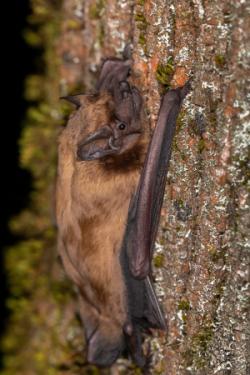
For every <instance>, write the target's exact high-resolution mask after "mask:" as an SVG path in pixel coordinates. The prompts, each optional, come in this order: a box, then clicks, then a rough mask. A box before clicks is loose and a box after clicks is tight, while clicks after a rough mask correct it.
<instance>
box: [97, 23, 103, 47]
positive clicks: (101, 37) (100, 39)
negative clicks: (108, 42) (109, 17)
mask: <svg viewBox="0 0 250 375" xmlns="http://www.w3.org/2000/svg"><path fill="white" fill-rule="evenodd" d="M97 38H98V41H99V45H100V46H101V47H102V46H103V45H104V38H105V29H104V23H103V22H101V23H100V25H99V29H98V36H97Z"/></svg>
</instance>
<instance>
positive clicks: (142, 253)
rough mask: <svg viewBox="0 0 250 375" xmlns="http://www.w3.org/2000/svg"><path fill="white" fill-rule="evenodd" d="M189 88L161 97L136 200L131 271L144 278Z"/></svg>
mask: <svg viewBox="0 0 250 375" xmlns="http://www.w3.org/2000/svg"><path fill="white" fill-rule="evenodd" d="M187 92H188V89H187V87H186V86H184V87H183V88H182V89H180V88H179V89H176V90H170V91H169V92H167V93H166V94H165V96H164V98H163V100H162V104H161V107H160V111H159V116H158V121H157V125H156V128H155V130H154V134H153V137H152V140H151V143H150V146H149V150H148V153H147V156H146V160H145V163H144V168H143V172H142V174H141V178H140V182H139V186H138V189H137V193H136V199H135V200H134V205H135V206H136V207H133V210H134V223H135V225H134V227H133V229H132V230H133V231H134V235H133V237H134V239H135V241H134V245H133V247H134V248H133V249H132V250H130V251H131V252H133V261H132V262H131V265H130V266H131V271H132V273H133V274H134V276H135V277H138V278H144V277H145V276H146V275H147V274H148V273H149V271H150V263H151V253H152V247H153V245H154V241H155V237H156V233H157V229H158V224H159V218H160V210H161V206H162V201H163V196H164V188H165V183H166V177H167V172H168V166H169V161H170V157H171V146H172V142H173V137H174V133H175V127H176V119H177V116H178V114H179V111H180V108H181V103H182V99H183V98H184V97H185V95H186V93H187Z"/></svg>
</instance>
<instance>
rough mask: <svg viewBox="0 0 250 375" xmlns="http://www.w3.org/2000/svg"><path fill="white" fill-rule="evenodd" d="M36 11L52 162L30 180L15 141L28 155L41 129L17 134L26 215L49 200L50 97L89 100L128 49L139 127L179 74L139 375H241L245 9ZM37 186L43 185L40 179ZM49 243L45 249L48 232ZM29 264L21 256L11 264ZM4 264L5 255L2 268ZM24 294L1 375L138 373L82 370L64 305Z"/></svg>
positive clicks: (231, 4) (71, 3) (54, 275)
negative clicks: (30, 184) (27, 189)
mask: <svg viewBox="0 0 250 375" xmlns="http://www.w3.org/2000/svg"><path fill="white" fill-rule="evenodd" d="M32 3H33V18H34V17H38V18H39V17H43V16H42V15H41V14H42V11H41V10H40V13H39V9H38V6H39V1H38V0H34V1H33V2H32ZM40 3H41V4H42V5H41V4H40V6H41V7H44V9H45V10H46V9H47V12H48V9H49V10H50V11H49V14H47V13H46V18H45V21H44V23H45V25H42V22H41V21H40V18H39V20H38V21H36V22H37V23H38V24H39V25H40V26H39V33H38V35H39V36H40V37H41V35H46V39H45V41H46V44H44V45H45V47H44V48H45V55H44V56H45V58H44V59H45V64H46V67H47V68H46V69H47V71H46V85H45V86H46V87H45V88H44V90H45V97H46V100H45V101H46V103H47V106H48V108H47V109H48V111H47V114H48V117H49V119H50V118H51V119H52V120H51V122H52V123H53V124H55V125H56V126H54V127H53V128H50V130H48V133H47V134H45V132H44V128H43V130H41V132H42V135H43V139H44V142H45V145H46V147H45V148H46V149H48V150H51V152H49V154H50V155H44V154H43V156H42V157H46V158H47V159H48V161H47V162H46V163H45V165H44V171H42V172H41V174H42V173H43V174H42V175H41V176H40V175H39V171H37V166H38V165H39V163H35V161H34V160H32V162H31V159H32V157H30V154H29V148H28V147H29V143H28V138H29V137H30V134H31V135H32V136H31V142H33V145H34V148H35V149H36V151H37V150H44V146H43V148H41V147H42V146H41V138H39V141H40V142H38V140H37V137H40V133H39V129H40V128H39V126H40V127H41V128H42V126H44V125H43V122H42V121H40V122H39V121H38V126H37V128H36V129H34V125H31V128H30V127H29V129H31V130H30V133H29V135H27V134H28V131H27V129H26V130H25V131H24V134H23V138H22V139H23V140H22V141H21V144H22V160H23V165H25V166H26V167H28V168H29V169H31V170H32V172H33V175H34V181H35V182H36V183H35V189H36V194H37V196H36V197H33V198H34V199H33V203H32V204H33V206H36V204H37V203H36V202H37V201H38V198H39V199H40V198H41V197H42V201H43V202H46V199H48V197H49V196H50V194H51V193H50V192H49V191H48V189H47V187H46V184H44V185H43V186H42V187H41V186H40V185H41V184H40V185H39V184H38V181H42V180H43V181H44V178H43V176H45V175H46V173H47V172H46V168H51V166H50V163H53V165H54V166H55V157H54V155H55V149H56V145H55V139H56V136H57V134H58V124H61V123H62V122H63V118H62V117H60V116H61V115H60V113H62V112H60V109H59V106H58V104H57V98H58V97H59V96H62V95H66V94H69V93H77V92H80V91H84V92H88V91H89V90H91V89H93V87H94V83H95V80H96V77H97V70H98V67H99V66H100V62H101V59H102V58H105V57H108V56H118V57H120V56H121V54H122V51H123V49H124V47H125V45H126V44H127V43H131V44H132V45H133V60H134V68H133V69H134V71H135V72H136V75H137V79H138V86H139V87H140V89H141V91H142V93H143V96H144V99H145V106H146V110H147V113H148V117H149V121H150V125H151V128H152V129H153V127H154V126H155V122H156V117H157V113H158V109H159V105H160V96H161V93H162V92H163V91H164V90H165V89H167V88H168V87H170V86H171V87H176V86H180V85H182V84H184V82H185V81H186V80H187V78H188V77H190V76H192V77H193V78H192V86H193V90H192V92H191V94H190V95H189V96H188V97H187V99H186V100H185V104H184V106H183V110H182V113H181V115H180V116H179V119H178V124H177V125H178V126H177V132H176V136H175V141H174V145H173V151H172V160H171V165H170V172H169V175H168V181H167V186H166V192H165V199H164V205H163V208H162V215H161V224H160V230H159V234H158V238H157V242H156V252H155V257H154V273H155V282H156V289H157V293H158V295H159V297H160V299H161V301H162V304H163V306H164V310H165V311H166V315H167V319H168V333H167V334H165V333H160V332H157V331H155V332H154V333H153V338H151V339H150V341H151V346H152V353H153V354H152V371H151V373H152V374H166V375H186V374H194V375H201V374H202V375H203V374H207V375H212V374H218V375H222V374H223V375H224V374H232V375H246V374H247V373H249V367H248V366H249V365H248V361H247V355H248V353H247V345H248V344H249V326H248V325H249V322H248V319H247V308H248V305H247V293H248V292H249V290H248V282H249V276H248V259H249V258H248V255H247V250H248V239H249V222H250V220H249V197H248V189H249V185H248V183H249V180H248V177H249V169H248V167H249V165H248V163H249V154H248V147H249V146H248V145H249V133H248V132H249V117H250V112H249V106H248V102H247V77H248V75H249V67H248V65H247V41H248V37H249V35H248V30H249V17H248V16H247V7H249V3H248V2H247V1H245V0H241V1H232V0H228V1H221V0H212V1H207V0H192V1H190V0H189V1H187V0H179V1H178V0H169V1H164V0H155V1H149V0H138V1H125V0H117V1H114V0H95V1H91V0H85V1H83V0H63V1H62V2H58V1H52V0H43V1H41V2H40ZM247 3H248V4H247ZM44 12H45V11H44ZM41 19H42V20H43V18H41ZM33 21H34V20H33ZM52 25H56V26H55V30H56V31H55V32H54V33H52V32H51V34H50V31H48V30H47V31H46V30H45V31H44V30H43V31H41V30H42V29H43V28H44V29H45V28H46V27H47V28H48V29H49V27H52ZM42 32H43V33H45V34H42ZM41 43H43V42H41ZM44 43H45V42H44ZM37 100H38V99H37ZM42 100H44V99H42ZM39 108H40V107H39ZM63 109H64V107H63ZM53 111H54V112H53ZM40 112H41V111H40ZM45 112H46V111H45ZM53 116H54V117H53ZM49 119H48V118H47V121H48V122H49V121H50V120H49ZM46 126H47V125H46ZM48 128H49V125H48ZM247 137H248V138H247ZM32 152H33V153H34V152H35V151H34V150H33V149H32ZM32 156H34V155H33V154H32ZM37 157H38V159H39V157H40V156H37ZM47 159H46V160H47ZM54 168H55V167H54ZM47 170H48V169H47ZM45 181H48V185H52V182H51V181H53V173H51V174H50V176H49V177H48V179H47V180H45ZM37 185H38V186H37ZM48 185H47V186H48ZM39 194H40V195H39ZM41 206H42V204H41V203H40V204H39V207H38V213H37V214H36V215H37V216H36V218H37V217H38V216H39V215H40V219H41V220H43V221H44V222H42V223H40V228H44V227H46V228H49V224H48V222H49V216H50V213H49V208H48V209H45V212H44V210H42V213H41ZM45 206H46V203H45ZM39 210H40V211H39ZM31 212H32V215H34V207H31V208H29V209H27V211H26V213H25V215H26V216H24V214H21V216H20V217H19V218H17V219H16V221H13V228H14V230H17V231H18V230H19V231H20V232H21V233H23V232H24V231H25V228H28V227H29V231H28V234H27V236H26V238H28V240H27V239H26V241H31V239H32V241H35V240H34V238H36V237H35V236H36V235H37V230H38V229H37V228H38V223H37V222H36V226H35V229H33V232H34V233H33V232H32V228H30V222H29V220H28V219H27V220H28V224H27V225H26V227H25V224H23V223H24V218H25V217H27V215H31ZM37 220H38V219H37ZM20 222H22V225H23V226H22V225H21V226H20V224H18V223H20ZM19 227H20V228H21V229H20V228H19ZM31 227H32V226H31ZM16 228H17V229H16ZM18 228H19V229H18ZM43 235H44V234H43ZM51 238H52V239H53V240H54V241H55V237H54V234H53V235H52V236H51ZM42 241H43V242H42V247H43V248H44V246H45V244H46V246H47V243H48V241H49V243H50V247H47V248H46V249H44V253H43V256H42V257H41V255H40V258H39V262H38V263H39V264H38V265H36V267H37V269H39V267H40V268H42V269H39V275H47V274H48V273H49V275H50V276H49V278H50V280H52V281H51V283H52V285H60V287H59V289H60V288H62V287H61V285H62V282H63V283H65V281H62V278H63V277H64V276H62V273H60V272H61V271H59V270H60V268H59V267H58V266H57V261H56V259H55V255H51V254H55V246H54V245H53V241H52V240H51V239H48V238H46V240H44V239H43V240H42ZM30 251H32V250H30ZM24 253H25V252H24ZM28 256H29V252H26V253H25V254H24V258H25V257H28ZM8 259H9V258H8V255H7V266H8V264H9V263H10V261H9V260H8ZM15 259H16V258H15ZM8 262H9V263H8ZM48 263H49V264H50V267H48ZM11 264H12V263H11ZM42 265H43V266H42ZM7 268H8V267H7ZM8 269H11V265H10V266H9V268H8ZM13 272H14V271H13ZM58 275H59V276H58ZM12 284H13V285H15V281H14V282H12ZM63 285H64V284H63ZM35 287H36V288H37V289H36V291H35V292H34V291H32V292H30V293H31V296H32V299H31V304H30V305H29V311H30V310H34V309H35V310H37V311H38V313H37V316H38V318H37V319H38V320H39V319H40V320H42V323H41V321H38V323H37V324H36V323H34V322H28V321H27V320H28V315H27V314H28V311H26V310H25V311H26V312H25V314H26V315H25V314H24V316H22V317H21V320H17V321H15V319H14V320H13V315H12V318H11V320H10V323H11V324H12V327H15V324H16V325H17V324H20V322H23V321H25V322H26V326H27V327H28V328H27V329H28V330H29V331H32V332H30V333H29V335H26V336H25V335H24V333H22V334H21V336H20V337H21V340H22V341H23V343H22V346H25V347H26V349H25V350H24V348H23V347H22V348H20V347H19V348H18V347H15V346H14V349H13V347H12V349H11V350H12V352H11V350H10V349H8V348H9V347H8V344H6V341H7V342H8V340H10V333H8V332H7V334H6V337H5V341H4V342H5V344H4V345H5V346H4V348H5V351H6V353H7V354H6V362H5V365H6V375H7V374H12V373H13V374H14V373H18V374H25V375H26V374H45V373H48V374H52V375H53V374H64V373H65V374H72V375H73V374H112V375H115V374H139V373H140V372H139V370H138V369H135V368H134V367H133V365H132V364H131V363H130V361H129V360H124V359H120V360H119V361H118V362H117V364H115V365H114V366H113V367H112V368H111V369H107V370H98V369H95V368H93V367H91V366H87V365H85V364H84V360H83V359H82V358H83V356H82V351H83V345H84V343H83V341H82V334H81V327H80V325H79V324H78V323H77V322H76V320H75V319H74V309H75V302H74V296H73V298H71V297H67V298H66V299H63V298H61V295H64V293H63V291H62V289H60V293H59V295H60V296H59V297H60V298H59V302H58V300H57V298H55V299H53V300H52V299H51V297H48V296H49V295H50V292H51V289H50V287H49V285H47V286H46V288H45V289H44V286H42V287H41V286H39V285H35ZM39 288H40V289H39ZM67 288H68V287H67ZM39 291H40V292H39ZM22 293H23V292H21V296H23V294H22ZM18 298H19V297H18ZM22 298H23V297H22ZM38 301H40V302H39V303H40V304H39V303H38ZM19 308H20V306H19ZM45 317H46V319H45ZM34 319H35V318H34ZM18 334H19V333H17V336H18ZM6 345H7V346H6ZM10 346H11V345H10ZM17 346H18V345H17ZM38 348H39V350H38ZM13 350H14V352H15V356H16V358H17V362H18V366H19V367H15V368H14V367H13V364H12V365H11V364H10V362H11V358H12V360H13V358H14V357H13ZM27 352H28V353H31V354H29V355H27ZM28 357H29V361H27V358H28ZM16 366H17V365H16ZM14 370H15V371H17V370H18V371H17V372H14ZM44 371H45V372H44Z"/></svg>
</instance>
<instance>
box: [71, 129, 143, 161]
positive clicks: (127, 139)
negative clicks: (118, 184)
mask: <svg viewBox="0 0 250 375" xmlns="http://www.w3.org/2000/svg"><path fill="white" fill-rule="evenodd" d="M140 135H141V132H140V131H134V132H131V133H130V134H126V135H124V136H123V137H118V138H116V137H115V136H114V133H113V130H112V129H111V128H110V127H109V126H104V127H103V128H101V129H100V130H98V131H97V132H94V133H91V134H90V135H89V136H88V137H87V138H85V139H84V141H83V142H81V143H79V144H78V146H77V160H78V161H88V160H96V159H100V158H103V157H105V156H111V155H120V154H122V153H123V152H125V151H127V149H128V148H131V147H132V146H133V144H136V142H137V140H138V138H139V136H140Z"/></svg>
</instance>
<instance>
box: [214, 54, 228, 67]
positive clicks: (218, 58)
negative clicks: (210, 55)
mask: <svg viewBox="0 0 250 375" xmlns="http://www.w3.org/2000/svg"><path fill="white" fill-rule="evenodd" d="M214 61H215V65H216V67H217V68H218V69H222V68H224V66H225V64H226V58H225V56H223V55H215V56H214Z"/></svg>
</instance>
